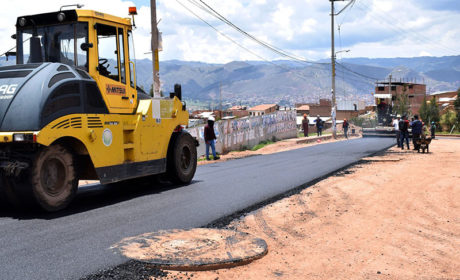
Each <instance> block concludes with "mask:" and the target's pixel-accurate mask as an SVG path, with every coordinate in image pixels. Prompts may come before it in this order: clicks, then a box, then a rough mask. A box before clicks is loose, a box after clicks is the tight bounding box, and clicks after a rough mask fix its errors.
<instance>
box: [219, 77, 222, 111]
mask: <svg viewBox="0 0 460 280" xmlns="http://www.w3.org/2000/svg"><path fill="white" fill-rule="evenodd" d="M219 107H220V118H221V119H222V116H223V112H222V83H220V84H219Z"/></svg>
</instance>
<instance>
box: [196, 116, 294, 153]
mask: <svg viewBox="0 0 460 280" xmlns="http://www.w3.org/2000/svg"><path fill="white" fill-rule="evenodd" d="M214 131H215V133H216V137H217V141H216V150H217V152H218V153H221V154H222V153H225V152H228V151H233V150H241V149H243V148H252V147H253V146H255V145H257V144H259V143H260V142H262V141H265V140H271V139H273V138H276V139H278V140H281V139H287V138H293V137H296V136H297V128H296V113H295V111H285V112H283V111H278V112H275V113H273V114H268V115H263V116H257V117H246V118H242V119H236V120H223V121H218V122H216V123H215V124H214ZM189 132H190V134H192V136H194V137H196V138H197V139H198V140H199V142H200V146H199V147H198V156H199V157H200V156H202V155H204V154H205V148H206V147H205V142H204V137H203V134H204V125H203V126H198V127H192V128H190V129H189Z"/></svg>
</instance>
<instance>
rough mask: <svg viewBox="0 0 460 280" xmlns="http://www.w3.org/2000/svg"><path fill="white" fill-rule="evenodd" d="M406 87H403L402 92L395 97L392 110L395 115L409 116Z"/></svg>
mask: <svg viewBox="0 0 460 280" xmlns="http://www.w3.org/2000/svg"><path fill="white" fill-rule="evenodd" d="M406 91H407V87H406V85H404V87H403V92H402V93H401V94H397V95H396V101H395V105H394V110H395V112H396V113H397V114H399V115H401V116H404V115H406V116H409V115H410V114H411V112H410V103H409V95H408V94H407V93H406Z"/></svg>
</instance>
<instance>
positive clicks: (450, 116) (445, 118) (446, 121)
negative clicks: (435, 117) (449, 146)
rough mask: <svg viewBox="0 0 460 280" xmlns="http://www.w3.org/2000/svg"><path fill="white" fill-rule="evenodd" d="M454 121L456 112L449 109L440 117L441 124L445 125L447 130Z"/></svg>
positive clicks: (455, 120)
mask: <svg viewBox="0 0 460 280" xmlns="http://www.w3.org/2000/svg"><path fill="white" fill-rule="evenodd" d="M456 122H457V113H456V112H454V111H451V110H449V111H447V112H446V113H445V114H444V115H442V117H441V125H443V126H445V127H446V128H447V131H451V130H452V127H453V126H454V125H455V123H456Z"/></svg>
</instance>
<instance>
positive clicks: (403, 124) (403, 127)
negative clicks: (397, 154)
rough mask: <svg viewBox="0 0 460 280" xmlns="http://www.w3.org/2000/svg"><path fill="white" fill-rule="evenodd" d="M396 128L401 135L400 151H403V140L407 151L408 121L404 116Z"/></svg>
mask: <svg viewBox="0 0 460 280" xmlns="http://www.w3.org/2000/svg"><path fill="white" fill-rule="evenodd" d="M398 126H399V131H400V133H401V138H400V142H401V149H402V150H404V139H406V144H407V149H408V150H409V121H408V120H407V116H406V115H404V116H403V117H402V119H401V120H400V121H399V124H398Z"/></svg>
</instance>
